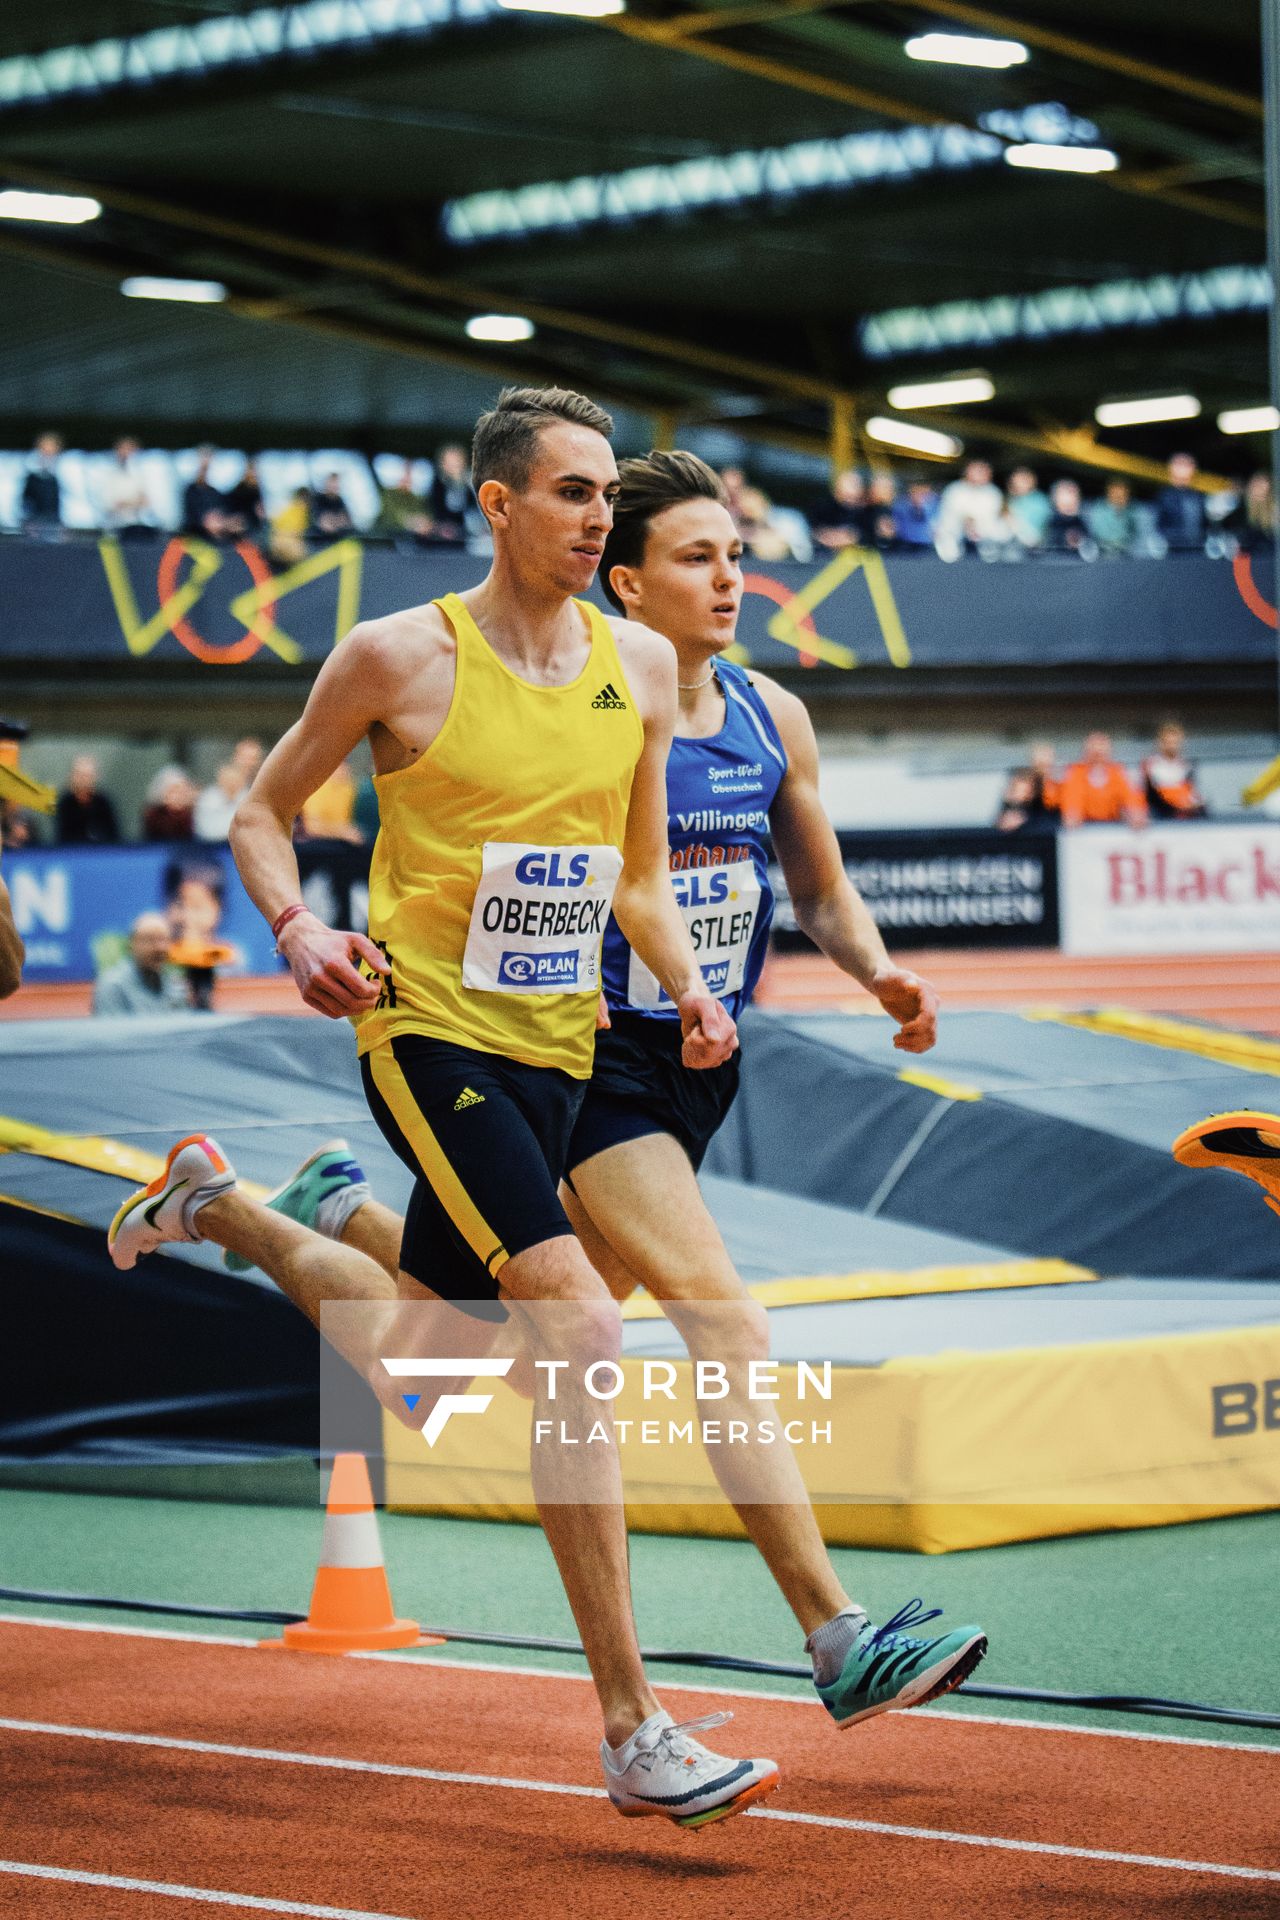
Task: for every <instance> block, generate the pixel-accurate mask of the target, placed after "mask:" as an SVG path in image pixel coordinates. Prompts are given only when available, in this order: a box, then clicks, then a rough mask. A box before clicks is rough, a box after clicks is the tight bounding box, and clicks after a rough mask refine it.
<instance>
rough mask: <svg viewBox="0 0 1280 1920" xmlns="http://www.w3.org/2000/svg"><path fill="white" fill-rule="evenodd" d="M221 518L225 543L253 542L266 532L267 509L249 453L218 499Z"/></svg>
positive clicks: (254, 464)
mask: <svg viewBox="0 0 1280 1920" xmlns="http://www.w3.org/2000/svg"><path fill="white" fill-rule="evenodd" d="M222 518H223V525H224V526H225V528H226V533H227V538H228V539H229V540H257V539H259V538H260V537H261V535H262V534H263V532H264V531H265V530H266V525H267V509H266V504H265V502H264V501H263V498H262V487H261V484H260V482H259V480H258V463H257V461H256V460H255V459H254V457H253V455H252V454H250V456H249V458H248V459H247V460H246V461H245V463H244V472H243V473H242V474H241V475H240V478H239V479H238V480H237V481H236V483H235V485H234V487H228V489H227V491H226V492H225V493H224V494H223V496H222Z"/></svg>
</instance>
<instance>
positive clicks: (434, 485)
mask: <svg viewBox="0 0 1280 1920" xmlns="http://www.w3.org/2000/svg"><path fill="white" fill-rule="evenodd" d="M470 506H471V468H470V463H469V462H468V460H467V455H466V450H465V448H463V447H458V446H448V447H441V449H440V451H439V452H438V453H437V455H436V458H435V472H434V473H433V474H432V476H431V490H430V492H429V493H428V495H427V514H428V517H429V519H430V521H431V527H430V531H429V533H428V536H427V537H428V539H429V540H430V541H431V543H432V545H433V546H435V545H439V546H442V547H460V546H463V545H464V544H465V542H466V538H467V513H468V511H469V509H470Z"/></svg>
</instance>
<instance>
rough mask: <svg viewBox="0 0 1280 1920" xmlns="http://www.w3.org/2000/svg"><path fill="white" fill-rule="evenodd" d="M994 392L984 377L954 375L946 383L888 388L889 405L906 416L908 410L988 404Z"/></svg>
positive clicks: (925, 383) (936, 381)
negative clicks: (982, 401)
mask: <svg viewBox="0 0 1280 1920" xmlns="http://www.w3.org/2000/svg"><path fill="white" fill-rule="evenodd" d="M995 391H996V390H995V388H994V387H993V386H992V384H991V382H990V380H988V378H987V376H986V374H985V373H966V374H955V375H953V376H952V377H951V378H950V379H946V378H944V379H939V380H922V381H916V382H914V383H913V384H911V385H909V386H905V387H890V389H889V405H890V406H891V407H899V408H901V410H902V411H903V412H904V413H909V412H910V411H911V409H912V407H966V406H971V405H972V404H973V402H974V401H976V400H991V399H994V397H995Z"/></svg>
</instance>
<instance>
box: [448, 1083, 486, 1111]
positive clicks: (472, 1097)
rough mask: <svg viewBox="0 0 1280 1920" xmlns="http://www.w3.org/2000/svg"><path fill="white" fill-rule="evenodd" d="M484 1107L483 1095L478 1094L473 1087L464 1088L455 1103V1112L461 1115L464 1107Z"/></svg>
mask: <svg viewBox="0 0 1280 1920" xmlns="http://www.w3.org/2000/svg"><path fill="white" fill-rule="evenodd" d="M483 1105H484V1095H483V1094H482V1093H476V1092H475V1090H474V1089H473V1088H472V1087H464V1088H463V1089H462V1092H461V1093H460V1094H459V1095H458V1097H457V1099H456V1100H455V1101H454V1103H453V1110H454V1112H455V1113H461V1112H462V1109H463V1108H464V1107H482V1106H483Z"/></svg>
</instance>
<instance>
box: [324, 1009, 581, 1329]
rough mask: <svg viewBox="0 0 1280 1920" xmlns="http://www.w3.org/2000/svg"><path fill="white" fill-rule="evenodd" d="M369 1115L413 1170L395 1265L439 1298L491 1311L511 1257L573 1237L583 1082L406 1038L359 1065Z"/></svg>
mask: <svg viewBox="0 0 1280 1920" xmlns="http://www.w3.org/2000/svg"><path fill="white" fill-rule="evenodd" d="M360 1071H361V1076H362V1078H363V1080H364V1090H365V1096H366V1098H367V1099H368V1102H369V1108H370V1111H371V1112H372V1114H373V1117H374V1119H375V1120H376V1121H377V1123H378V1126H379V1127H380V1128H381V1130H382V1134H383V1136H384V1138H385V1139H386V1141H387V1143H388V1145H389V1146H391V1147H392V1148H394V1150H395V1152H396V1153H397V1154H398V1155H399V1157H400V1158H401V1160H403V1161H404V1164H405V1165H406V1167H408V1169H409V1171H410V1173H412V1174H413V1175H414V1189H413V1195H412V1198H411V1199H410V1201H409V1207H408V1211H407V1213H406V1215H405V1223H404V1239H403V1242H402V1245H401V1250H400V1265H401V1268H402V1269H403V1271H404V1272H405V1273H407V1274H410V1275H411V1276H412V1277H413V1279H415V1280H418V1281H421V1283H422V1285H423V1286H425V1287H430V1289H431V1291H432V1292H433V1293H437V1294H439V1295H440V1297H441V1298H442V1299H444V1300H452V1301H455V1302H458V1303H459V1304H463V1303H468V1304H469V1305H470V1306H471V1310H472V1311H473V1313H474V1312H475V1303H476V1302H486V1303H487V1302H490V1301H492V1302H493V1303H494V1304H493V1307H492V1309H491V1310H490V1311H489V1312H487V1313H482V1314H477V1315H476V1317H477V1318H492V1319H495V1320H504V1319H505V1318H506V1309H505V1307H502V1306H500V1305H499V1304H498V1282H499V1278H500V1276H501V1273H502V1269H503V1267H504V1265H505V1264H506V1262H507V1261H508V1260H509V1259H511V1258H512V1256H513V1255H515V1254H517V1253H523V1252H524V1251H525V1250H526V1249H527V1248H529V1247H536V1246H537V1245H538V1244H539V1242H540V1241H543V1240H553V1239H555V1238H556V1237H557V1236H558V1235H559V1234H565V1233H572V1232H573V1228H572V1227H571V1226H570V1224H569V1220H568V1216H567V1215H566V1213H565V1210H564V1208H563V1207H562V1206H561V1204H560V1198H559V1191H558V1190H559V1185H560V1179H561V1176H562V1174H563V1172H564V1168H565V1164H566V1159H567V1155H568V1148H569V1138H570V1135H571V1134H572V1132H573V1124H574V1121H575V1120H576V1119H577V1116H578V1109H579V1107H580V1106H581V1104H582V1096H583V1092H584V1090H585V1086H586V1082H585V1081H582V1080H575V1079H573V1078H572V1076H571V1075H569V1074H567V1073H562V1072H561V1071H560V1069H559V1068H558V1067H528V1066H524V1065H522V1064H521V1063H520V1062H519V1061H516V1060H508V1059H506V1058H505V1057H504V1056H503V1055H501V1054H496V1053H481V1052H479V1051H478V1050H477V1049H476V1048H474V1047H459V1046H455V1045H454V1044H453V1042H452V1041H449V1040H432V1039H427V1038H426V1037H425V1036H423V1035H420V1034H400V1035H398V1036H397V1037H396V1038H395V1039H393V1040H391V1041H389V1042H387V1043H385V1044H384V1045H382V1046H378V1047H374V1048H373V1049H372V1050H371V1051H370V1052H369V1053H367V1054H365V1056H364V1058H363V1059H362V1060H361V1062H360Z"/></svg>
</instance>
